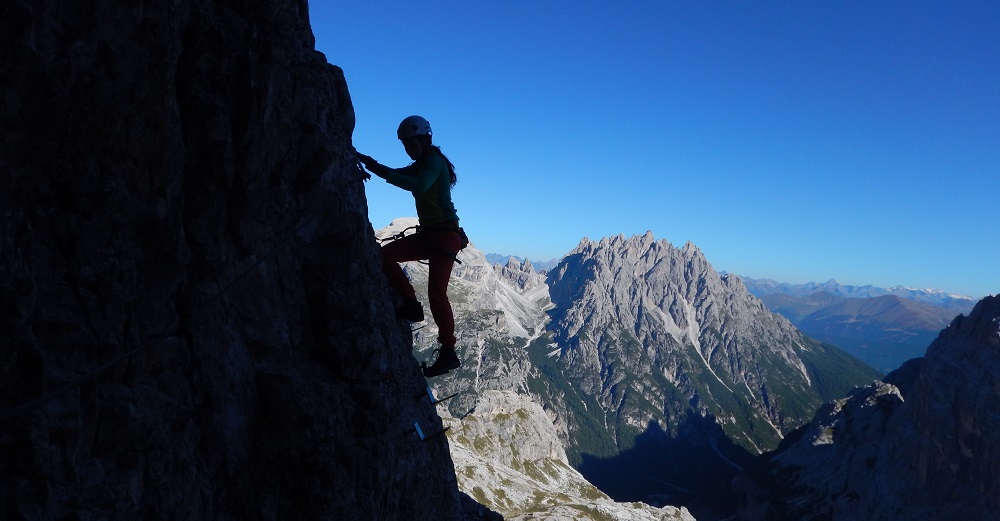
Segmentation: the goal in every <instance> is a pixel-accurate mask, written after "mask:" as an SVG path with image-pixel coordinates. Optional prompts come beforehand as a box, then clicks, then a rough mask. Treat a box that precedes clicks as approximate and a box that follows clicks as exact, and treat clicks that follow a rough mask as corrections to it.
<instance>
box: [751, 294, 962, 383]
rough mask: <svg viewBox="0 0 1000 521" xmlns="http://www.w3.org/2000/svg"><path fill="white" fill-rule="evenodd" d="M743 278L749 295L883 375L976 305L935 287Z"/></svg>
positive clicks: (913, 354)
mask: <svg viewBox="0 0 1000 521" xmlns="http://www.w3.org/2000/svg"><path fill="white" fill-rule="evenodd" d="M745 281H746V284H747V288H748V289H749V290H750V292H751V293H753V294H754V295H756V296H757V297H759V298H760V299H761V300H762V301H763V302H764V303H765V304H767V306H768V307H769V308H770V309H771V310H773V311H775V312H777V313H780V314H781V315H782V316H784V317H785V318H787V319H788V320H790V321H791V322H792V323H793V324H794V325H795V326H796V327H798V328H799V329H801V330H802V332H804V333H806V334H807V335H809V336H810V337H812V338H815V339H817V340H821V341H823V342H828V343H830V344H833V345H836V346H837V347H840V348H841V349H844V350H845V351H847V352H848V353H850V354H851V355H853V356H855V357H857V358H859V359H861V360H863V361H864V362H865V363H867V364H869V365H871V366H872V367H874V368H876V369H878V370H879V371H881V372H883V373H888V372H889V371H892V370H893V369H895V368H897V367H899V366H900V365H902V364H903V362H905V361H907V360H910V359H912V358H916V357H919V356H922V355H923V354H924V351H925V350H926V349H927V346H928V345H929V344H930V343H931V341H933V340H934V338H935V337H936V336H937V334H938V332H939V331H940V330H941V329H943V328H944V327H945V326H947V325H948V323H949V322H951V320H952V319H953V318H955V316H956V315H958V314H959V313H968V312H969V311H971V310H972V306H973V304H974V301H973V300H972V299H971V298H969V297H964V296H960V295H952V294H947V293H945V292H942V291H935V290H913V289H908V288H899V287H897V288H889V289H884V288H877V287H874V286H862V287H857V286H845V285H843V284H840V283H838V282H836V281H829V282H826V283H824V284H815V283H809V284H798V285H793V284H781V283H776V282H774V281H771V280H755V279H745Z"/></svg>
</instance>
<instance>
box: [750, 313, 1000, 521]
mask: <svg viewBox="0 0 1000 521" xmlns="http://www.w3.org/2000/svg"><path fill="white" fill-rule="evenodd" d="M997 367H1000V298H998V297H987V298H985V299H983V300H982V301H980V303H979V304H977V305H976V307H975V309H973V311H972V312H971V313H970V314H969V316H967V317H966V316H959V317H958V318H956V319H955V320H954V321H953V322H952V323H951V325H950V326H948V327H947V328H946V329H945V330H944V331H942V332H941V334H940V335H939V336H938V338H937V339H936V340H935V341H934V342H933V343H932V344H931V346H930V347H929V348H928V349H927V356H925V357H924V358H920V359H914V360H911V361H910V362H907V363H906V364H904V365H903V367H901V368H900V369H898V370H896V371H894V372H892V373H890V374H889V375H887V376H886V378H885V382H875V383H874V384H873V385H871V386H869V387H867V388H862V389H858V390H856V391H855V392H854V393H852V394H851V395H850V396H848V397H847V398H844V399H842V400H838V401H836V402H833V403H831V404H828V405H827V406H825V407H824V408H822V409H820V410H819V411H818V412H817V414H816V417H815V418H814V419H813V421H812V423H810V424H809V425H808V426H807V427H805V428H804V429H803V430H802V431H801V432H800V433H799V435H798V436H797V440H796V441H794V442H791V443H788V444H787V446H784V447H782V448H781V449H780V450H779V451H777V453H776V454H774V455H773V456H772V458H771V461H770V462H769V463H768V464H767V465H766V466H764V467H762V468H761V469H759V470H758V471H756V472H753V473H748V474H747V475H745V476H742V477H741V478H740V479H739V480H738V481H737V487H736V489H737V491H738V492H739V493H740V494H741V495H742V496H743V500H742V504H743V506H742V508H741V511H740V512H739V516H738V517H739V518H740V519H747V520H754V519H768V520H775V519H836V520H922V519H991V518H993V517H995V515H996V511H997V509H998V508H1000V477H998V476H1000V474H998V472H997V469H998V468H1000V441H998V440H1000V438H998V437H997V432H1000V405H998V404H1000V372H998V370H997Z"/></svg>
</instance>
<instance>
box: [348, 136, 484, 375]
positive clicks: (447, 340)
mask: <svg viewBox="0 0 1000 521" xmlns="http://www.w3.org/2000/svg"><path fill="white" fill-rule="evenodd" d="M396 134H397V136H398V137H399V140H400V141H402V142H403V147H405V148H406V154H407V155H408V156H410V159H413V161H414V162H413V163H412V164H411V165H409V166H407V167H404V168H389V167H387V166H385V165H381V164H379V163H378V161H375V160H374V159H372V158H371V157H370V156H366V155H364V154H361V153H359V154H358V160H359V161H360V162H361V163H362V164H364V165H365V168H367V169H368V170H369V171H371V172H372V173H373V174H375V175H377V176H379V177H381V178H382V179H385V180H386V181H387V182H389V183H391V184H393V185H395V186H398V187H400V188H402V189H404V190H409V191H410V192H411V193H413V199H414V200H415V201H416V205H417V217H418V218H419V220H420V226H419V227H418V228H417V233H416V234H413V235H410V236H407V237H402V238H400V239H397V240H395V241H393V242H391V243H389V244H386V245H385V246H383V247H382V271H384V272H385V275H386V277H387V278H388V279H389V284H390V285H391V286H392V287H393V289H395V290H396V292H397V293H399V294H400V295H401V296H402V297H403V304H402V305H401V306H400V307H399V308H397V309H396V314H397V316H399V317H400V318H405V319H407V320H409V321H411V322H420V321H421V320H423V319H424V310H423V307H422V306H421V305H420V302H419V301H418V300H417V295H416V292H415V291H414V289H413V284H411V283H410V281H409V279H407V277H406V274H405V273H403V269H402V268H401V267H400V265H399V263H400V262H406V261H413V260H423V259H427V261H428V266H429V272H430V273H429V275H428V279H427V296H428V299H429V300H430V307H431V315H432V316H433V317H434V322H436V323H437V326H438V330H439V334H438V341H439V342H440V343H441V348H440V350H439V351H440V354H439V356H438V359H437V361H436V362H434V364H433V365H431V366H430V367H424V375H425V376H438V375H441V374H444V373H447V372H448V371H450V370H452V369H456V368H458V367H459V366H461V365H462V362H460V361H459V360H458V355H456V354H455V341H456V339H455V317H454V315H453V313H452V310H451V303H450V302H449V301H448V279H449V278H450V277H451V269H452V266H453V265H454V263H455V261H456V258H455V256H456V255H457V254H458V251H459V250H461V249H462V248H463V247H464V246H465V244H466V243H467V239H465V233H464V232H463V231H462V229H461V228H459V226H458V214H457V213H456V212H455V205H454V204H453V203H452V201H451V188H452V187H453V186H455V182H456V181H457V177H456V176H455V167H454V165H452V164H451V161H449V160H448V158H447V157H445V156H444V154H442V153H441V149H440V148H439V147H437V146H434V145H433V144H431V125H430V123H428V122H427V120H426V119H424V118H422V117H420V116H410V117H408V118H406V119H404V120H403V121H402V123H400V124H399V129H398V130H397V131H396Z"/></svg>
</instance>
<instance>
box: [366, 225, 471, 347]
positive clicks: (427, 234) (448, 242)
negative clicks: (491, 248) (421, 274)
mask: <svg viewBox="0 0 1000 521" xmlns="http://www.w3.org/2000/svg"><path fill="white" fill-rule="evenodd" d="M461 246H462V238H461V236H460V235H459V234H458V231H457V229H454V230H453V229H449V228H436V227H429V228H421V230H420V231H419V232H417V233H415V234H413V235H409V236H406V237H403V238H402V239H396V240H395V241H392V242H390V243H389V244H386V245H385V246H382V271H383V272H385V276H386V278H387V279H389V285H390V286H392V288H393V289H394V290H396V292H397V293H399V294H400V295H402V296H403V298H412V299H415V298H416V291H414V289H413V284H411V283H410V280H409V279H408V278H407V277H406V273H404V272H403V268H402V267H401V266H400V265H399V263H400V262H407V261H415V260H424V259H426V260H427V261H428V262H427V263H428V266H429V272H430V273H429V275H428V277H427V298H428V300H429V301H430V307H431V316H432V317H434V322H435V323H436V324H437V326H438V342H441V347H442V348H444V349H454V348H455V341H456V339H455V316H454V314H452V310H451V302H449V301H448V279H450V278H451V268H452V266H454V265H455V254H456V253H457V252H458V250H459V249H461Z"/></svg>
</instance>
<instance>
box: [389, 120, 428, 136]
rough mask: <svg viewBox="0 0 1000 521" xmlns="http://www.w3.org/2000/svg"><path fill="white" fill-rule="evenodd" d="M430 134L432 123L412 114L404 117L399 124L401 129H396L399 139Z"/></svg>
mask: <svg viewBox="0 0 1000 521" xmlns="http://www.w3.org/2000/svg"><path fill="white" fill-rule="evenodd" d="M429 135H431V124H430V123H428V122H427V120H426V119H424V118H422V117H420V116H410V117H408V118H406V119H404V120H403V121H402V122H401V123H400V124H399V129H397V130H396V136H398V137H399V139H406V138H408V137H413V136H429Z"/></svg>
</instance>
